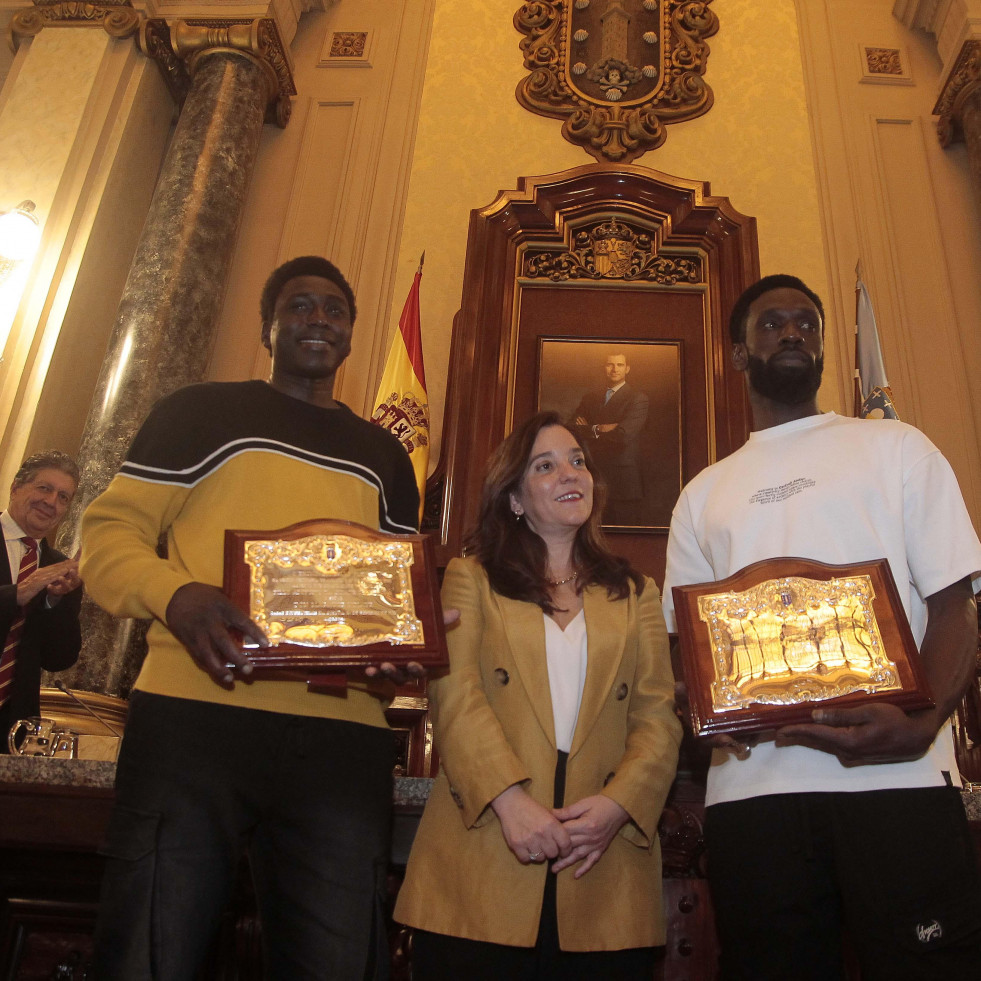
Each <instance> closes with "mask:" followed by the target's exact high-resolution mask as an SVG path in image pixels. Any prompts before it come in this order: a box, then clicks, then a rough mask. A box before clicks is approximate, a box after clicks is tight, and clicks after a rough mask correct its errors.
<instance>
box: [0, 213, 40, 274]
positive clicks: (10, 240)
mask: <svg viewBox="0 0 981 981" xmlns="http://www.w3.org/2000/svg"><path fill="white" fill-rule="evenodd" d="M35 207H36V205H35V204H34V202H33V201H21V203H20V204H19V205H17V207H16V208H12V209H11V210H10V211H5V212H3V213H2V214H0V283H3V282H4V281H5V280H6V279H7V277H9V276H10V274H11V272H13V270H14V269H15V268H16V267H17V266H18V265H19V264H20V263H21V262H23V261H24V260H25V259H30V258H31V257H32V256H33V255H34V253H35V252H36V251H37V247H38V244H39V243H40V241H41V223H40V222H39V221H38V220H37V215H35V214H34V208H35Z"/></svg>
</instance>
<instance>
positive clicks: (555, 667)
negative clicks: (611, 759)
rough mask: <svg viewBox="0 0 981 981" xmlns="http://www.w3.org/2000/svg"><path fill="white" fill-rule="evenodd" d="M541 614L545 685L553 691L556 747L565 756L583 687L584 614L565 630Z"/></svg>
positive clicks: (584, 666) (584, 682) (570, 742)
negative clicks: (543, 624) (543, 622)
mask: <svg viewBox="0 0 981 981" xmlns="http://www.w3.org/2000/svg"><path fill="white" fill-rule="evenodd" d="M542 615H543V616H544V617H545V659H546V661H547V662H548V686H549V688H550V689H551V692H552V718H553V719H554V721H555V745H556V748H557V749H560V750H562V752H564V753H568V752H569V750H570V748H571V747H572V735H573V733H574V732H575V731H576V719H577V718H578V717H579V705H580V703H581V702H582V690H583V687H584V686H585V684H586V615H585V613H584V612H583V611H582V610H580V611H579V613H578V614H577V615H576V616H575V617H574V618H573V619H572V621H571V622H570V623H569V624H568V625H567V626H566V628H565V630H563V629H562V628H561V627H560V626H559V625H558V624H557V623H556V622H555V621H554V620H553V619H552V618H551V617H550V616H548V615H547V614H542Z"/></svg>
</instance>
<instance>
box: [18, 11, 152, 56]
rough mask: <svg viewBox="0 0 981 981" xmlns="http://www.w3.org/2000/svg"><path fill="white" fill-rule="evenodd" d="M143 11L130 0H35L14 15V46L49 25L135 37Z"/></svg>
mask: <svg viewBox="0 0 981 981" xmlns="http://www.w3.org/2000/svg"><path fill="white" fill-rule="evenodd" d="M140 16H141V15H140V13H139V12H138V11H136V10H134V9H133V5H132V4H131V3H130V0H98V2H97V3H84V2H80V0H34V2H33V5H32V6H30V7H24V8H23V9H22V10H18V11H17V12H16V13H15V14H14V15H13V17H11V19H10V26H9V28H8V31H9V39H10V47H11V48H12V49H13V50H14V51H16V50H17V46H18V45H19V44H20V41H21V39H22V38H27V37H34V36H35V35H36V34H40V32H41V31H42V30H43V29H44V28H45V27H100V26H101V27H102V28H103V30H104V31H105V32H106V33H107V34H108V35H109V36H110V37H119V38H123V37H131V36H132V35H134V34H135V33H136V32H137V31H138V30H139V27H140Z"/></svg>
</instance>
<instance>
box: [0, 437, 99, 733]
mask: <svg viewBox="0 0 981 981" xmlns="http://www.w3.org/2000/svg"><path fill="white" fill-rule="evenodd" d="M77 488H78V467H77V466H76V465H75V461H74V460H72V458H71V457H70V456H68V455H67V454H65V453H61V452H59V451H58V450H50V451H47V452H44V453H37V454H35V455H34V456H31V457H29V458H28V459H26V460H25V461H24V462H23V463H22V464H21V466H20V469H19V470H18V471H17V473H16V474H15V476H14V481H13V483H12V484H11V486H10V503H9V504H8V505H7V509H6V511H4V512H3V513H2V514H0V527H2V528H3V536H4V542H5V545H6V548H5V549H4V550H3V551H2V552H0V643H2V655H0V752H6V751H7V738H6V735H7V733H8V732H9V731H10V727H11V726H12V725H13V724H14V723H15V722H17V721H18V720H19V719H22V718H25V717H27V716H31V715H37V714H38V713H39V711H40V686H41V669H42V668H43V669H44V670H46V671H62V670H64V669H65V668H68V667H71V665H73V664H74V663H75V661H76V660H77V658H78V652H79V650H80V648H81V646H82V635H81V630H80V628H79V623H78V612H79V608H80V606H81V602H82V590H81V588H80V587H81V585H82V582H81V580H80V579H79V577H78V562H77V561H76V560H75V559H69V558H68V557H67V556H65V555H62V553H61V552H58V551H56V550H55V549H53V548H52V547H51V546H50V545H48V543H47V541H45V538H46V536H47V535H49V534H50V533H51V532H53V531H54V530H55V528H56V527H57V526H58V524H59V522H60V521H61V519H62V518H63V517H64V516H65V512H66V511H67V510H68V505H69V504H71V501H72V498H73V497H74V496H75V491H76V489H77Z"/></svg>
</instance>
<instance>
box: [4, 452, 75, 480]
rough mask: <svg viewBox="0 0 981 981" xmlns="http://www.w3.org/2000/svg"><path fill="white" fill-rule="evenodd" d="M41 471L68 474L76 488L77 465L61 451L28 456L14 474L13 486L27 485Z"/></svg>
mask: <svg viewBox="0 0 981 981" xmlns="http://www.w3.org/2000/svg"><path fill="white" fill-rule="evenodd" d="M42 470H60V471H61V472H62V473H65V474H68V476H69V477H71V479H72V480H74V481H75V487H76V489H77V488H78V483H79V472H78V464H77V463H76V462H75V461H74V460H73V459H72V458H71V457H70V456H69V455H68V454H67V453H62V452H61V450H43V451H42V452H40V453H35V454H34V455H33V456H29V457H28V458H27V459H26V460H25V461H24V462H23V463H22V464H21V465H20V468H19V469H18V471H17V473H15V474H14V480H13V486H14V487H20V486H21V484H29V483H30V482H31V481H32V480H33V479H34V478H35V477H36V476H37V475H38V474H39V473H40V472H41V471H42Z"/></svg>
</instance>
